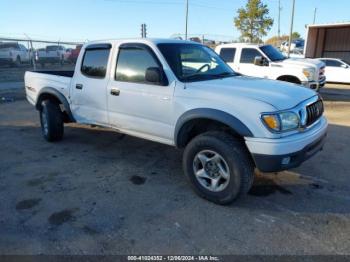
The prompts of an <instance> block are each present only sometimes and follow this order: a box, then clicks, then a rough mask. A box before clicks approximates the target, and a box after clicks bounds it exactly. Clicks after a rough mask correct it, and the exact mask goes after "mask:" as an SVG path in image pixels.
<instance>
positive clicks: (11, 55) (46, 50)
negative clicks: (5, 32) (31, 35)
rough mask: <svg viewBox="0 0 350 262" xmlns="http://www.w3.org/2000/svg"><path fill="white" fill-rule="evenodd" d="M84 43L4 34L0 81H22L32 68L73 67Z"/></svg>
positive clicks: (59, 68) (61, 68)
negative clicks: (10, 36) (9, 36)
mask: <svg viewBox="0 0 350 262" xmlns="http://www.w3.org/2000/svg"><path fill="white" fill-rule="evenodd" d="M82 44H83V42H65V41H46V40H40V39H21V38H0V83H4V82H22V81H23V78H24V73H25V71H30V70H50V71H52V70H73V69H74V67H75V63H76V60H77V57H78V55H79V52H80V49H81V46H82Z"/></svg>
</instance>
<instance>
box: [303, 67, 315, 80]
mask: <svg viewBox="0 0 350 262" xmlns="http://www.w3.org/2000/svg"><path fill="white" fill-rule="evenodd" d="M303 74H304V76H306V78H307V79H308V80H309V81H310V80H314V79H315V69H314V68H305V69H303Z"/></svg>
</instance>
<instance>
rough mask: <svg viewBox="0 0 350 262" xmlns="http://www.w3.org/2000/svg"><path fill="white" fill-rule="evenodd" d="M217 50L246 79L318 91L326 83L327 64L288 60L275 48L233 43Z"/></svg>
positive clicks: (317, 61) (310, 60) (314, 61)
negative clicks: (287, 83) (299, 86)
mask: <svg viewBox="0 0 350 262" xmlns="http://www.w3.org/2000/svg"><path fill="white" fill-rule="evenodd" d="M215 51H216V52H217V53H218V54H220V56H221V57H222V58H223V59H224V61H225V62H226V63H227V64H228V65H229V66H230V67H231V68H232V69H233V70H235V71H236V72H238V73H241V74H243V75H246V76H254V77H260V78H268V79H273V80H281V81H286V82H291V83H295V84H299V85H300V84H301V85H304V86H306V87H309V88H311V89H314V90H316V91H318V90H319V89H320V88H321V87H323V86H324V85H325V83H326V77H325V64H324V63H323V62H321V61H319V60H317V59H305V58H286V57H285V56H284V55H283V54H282V53H281V52H280V51H279V50H277V49H276V48H274V47H273V46H272V45H257V44H247V43H233V44H224V45H219V46H217V47H216V49H215Z"/></svg>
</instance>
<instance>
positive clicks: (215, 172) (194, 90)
mask: <svg viewBox="0 0 350 262" xmlns="http://www.w3.org/2000/svg"><path fill="white" fill-rule="evenodd" d="M184 60H186V61H184ZM188 60H190V61H191V64H189V63H188ZM25 87H26V94H27V99H28V101H29V102H30V103H31V104H32V105H34V106H35V107H36V109H37V110H39V115H40V122H41V127H42V133H43V136H44V138H45V139H46V140H47V141H58V140H61V139H62V137H63V132H64V131H63V130H64V122H77V123H80V124H93V125H98V126H104V127H109V128H114V129H115V130H117V131H119V132H121V133H125V134H129V135H132V136H136V137H140V138H143V139H148V140H152V141H156V142H160V143H164V144H168V145H171V146H176V147H177V148H184V149H185V150H184V154H183V168H184V172H185V174H186V175H187V176H188V177H189V180H190V181H191V183H192V184H193V186H194V188H195V190H196V192H197V193H198V194H199V195H200V196H202V197H204V198H206V199H208V200H210V201H213V202H215V203H219V204H227V203H230V202H232V201H233V200H234V199H236V198H237V197H239V196H241V195H244V194H245V193H247V192H248V191H249V189H250V188H251V186H252V183H253V179H254V168H255V167H257V168H258V169H259V170H261V171H263V172H275V171H281V170H285V169H289V168H294V167H296V166H299V165H300V164H301V163H302V162H303V161H305V160H307V159H308V158H310V157H311V156H313V155H314V154H315V153H317V152H318V151H319V150H321V149H322V147H323V144H324V142H325V137H326V133H327V120H326V118H325V117H324V116H323V102H322V99H321V98H320V96H319V95H318V94H317V93H315V92H314V91H312V90H310V89H307V88H300V87H299V86H296V85H294V84H290V83H285V82H280V81H271V80H266V79H257V78H248V77H243V76H241V75H239V74H236V73H235V72H234V71H233V70H232V69H231V68H230V67H229V66H228V65H227V64H226V63H225V62H224V61H223V60H222V59H221V58H220V56H218V55H217V54H216V53H215V52H214V51H213V50H212V49H210V48H208V47H207V46H204V45H202V44H198V43H195V42H191V41H179V40H170V39H164V40H162V39H153V40H151V39H132V40H110V41H96V42H90V43H87V44H85V45H84V46H83V48H82V50H81V52H80V55H79V57H78V60H77V63H76V66H75V71H57V72H56V71H50V72H45V71H37V72H26V73H25ZM144 150H145V151H147V149H146V148H145V149H144Z"/></svg>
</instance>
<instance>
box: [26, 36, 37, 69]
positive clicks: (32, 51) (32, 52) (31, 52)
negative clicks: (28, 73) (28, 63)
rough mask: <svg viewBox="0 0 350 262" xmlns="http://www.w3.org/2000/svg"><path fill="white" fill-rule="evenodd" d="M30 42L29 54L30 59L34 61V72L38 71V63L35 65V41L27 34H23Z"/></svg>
mask: <svg viewBox="0 0 350 262" xmlns="http://www.w3.org/2000/svg"><path fill="white" fill-rule="evenodd" d="M23 34H24V35H25V36H26V37H27V38H28V40H29V45H30V52H29V55H30V58H31V60H32V65H33V69H34V71H36V63H35V52H34V47H33V41H32V39H31V38H30V37H29V36H28V35H27V34H26V33H23Z"/></svg>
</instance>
